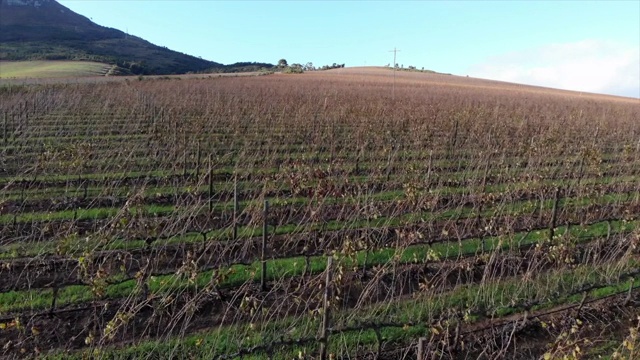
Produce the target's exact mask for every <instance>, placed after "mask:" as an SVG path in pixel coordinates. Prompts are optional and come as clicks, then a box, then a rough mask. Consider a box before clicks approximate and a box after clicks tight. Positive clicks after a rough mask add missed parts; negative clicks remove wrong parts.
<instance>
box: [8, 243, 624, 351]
mask: <svg viewBox="0 0 640 360" xmlns="http://www.w3.org/2000/svg"><path fill="white" fill-rule="evenodd" d="M613 243H614V241H613V240H612V239H610V241H609V242H606V243H605V242H593V243H590V244H587V245H584V246H581V247H580V248H579V249H578V253H579V254H582V255H581V258H580V259H579V261H580V262H582V261H591V260H593V259H596V258H598V259H609V260H613V259H615V258H618V257H620V256H622V254H624V253H626V250H627V248H628V246H627V247H625V246H624V245H622V244H624V242H623V241H622V240H618V241H615V243H616V245H617V246H615V245H614V244H613ZM486 259H487V257H485V256H474V257H470V258H466V259H454V260H448V261H444V262H439V263H429V264H416V265H396V266H388V267H386V268H384V269H382V270H380V269H376V270H372V269H369V270H366V271H365V272H362V270H361V269H357V270H355V271H351V270H349V269H345V270H346V271H345V276H344V277H343V278H342V279H341V280H339V281H338V283H336V284H335V285H334V286H336V288H335V289H334V291H337V293H339V294H340V295H341V296H342V300H341V303H340V305H339V307H340V308H342V309H349V308H354V307H361V306H367V305H371V304H375V303H378V302H385V301H389V300H390V299H396V298H403V297H407V296H409V295H411V294H414V293H417V292H424V291H428V292H433V293H434V294H435V293H442V292H445V291H448V290H450V289H453V288H454V287H456V286H458V285H461V284H470V283H478V282H480V281H485V280H487V279H488V278H486V277H487V276H489V278H493V279H505V278H510V277H513V276H517V275H520V274H522V273H524V272H535V273H540V272H541V271H546V269H550V268H553V267H557V266H560V267H563V266H564V264H560V265H557V264H555V263H554V261H553V260H550V259H549V257H548V256H547V254H546V253H545V251H544V250H540V249H538V250H535V249H529V248H527V249H522V250H521V251H520V252H519V253H512V254H509V253H507V254H501V255H496V256H493V257H490V258H489V260H488V262H487V260H486ZM580 262H578V263H580ZM630 276H631V275H630ZM322 278H323V276H322V274H320V275H311V276H305V277H295V278H289V279H281V280H279V281H278V282H274V283H270V284H269V290H267V291H266V292H265V291H261V290H260V288H259V285H257V284H245V285H243V286H241V287H239V288H234V289H217V288H215V286H210V287H208V288H206V289H200V290H199V291H198V290H196V291H190V290H185V291H183V292H176V293H173V294H171V295H166V296H163V295H160V294H146V296H145V295H144V290H141V293H140V294H139V295H137V296H134V297H129V298H127V299H118V300H113V301H106V302H104V301H98V302H94V303H92V304H91V305H89V306H87V305H83V307H80V308H73V307H70V308H68V309H66V310H64V309H61V310H57V311H55V312H51V313H49V312H42V313H35V314H18V315H16V317H5V318H3V319H2V321H4V322H10V321H12V320H15V318H18V319H20V323H21V324H22V330H21V329H19V328H17V327H13V328H9V329H7V330H5V331H4V333H3V335H5V337H6V339H7V346H5V347H4V354H3V355H4V356H7V355H11V354H14V355H15V354H18V353H19V352H20V351H21V349H28V351H29V352H31V351H34V349H38V351H48V350H52V349H66V350H70V349H79V348H83V347H87V345H107V344H113V343H119V344H124V343H129V342H130V339H131V338H132V337H131V334H136V336H135V338H137V339H139V338H144V339H149V338H157V337H164V336H170V335H178V334H183V335H184V334H185V333H191V332H195V331H200V330H203V329H207V328H212V327H215V326H220V325H227V324H238V323H244V322H254V321H260V320H259V319H258V318H256V317H255V316H254V315H253V313H252V311H251V309H250V308H246V306H247V299H249V300H250V301H249V302H250V303H251V304H254V305H249V307H251V306H258V307H259V308H261V309H268V311H267V312H268V314H269V315H270V316H274V314H277V316H278V317H282V316H292V315H302V314H305V313H308V312H309V311H313V310H316V309H318V308H319V306H320V303H321V299H322V297H321V294H322V290H321V287H322V286H321V284H322V281H323V280H322ZM422 284H428V285H427V286H426V287H425V286H424V285H422ZM532 305H535V302H531V303H529V304H526V306H532ZM118 314H121V315H122V314H128V315H127V316H129V319H128V320H127V321H126V322H124V323H122V324H121V327H120V328H118V330H117V334H114V337H113V338H111V339H106V338H102V339H101V338H100V335H101V334H104V329H105V327H106V326H107V323H108V322H109V321H111V320H113V319H114V318H115V317H116V316H117V315H118ZM33 329H36V331H35V332H34V331H33ZM36 332H37V334H36ZM90 334H93V336H94V337H96V339H97V341H96V343H95V344H86V343H85V339H86V338H87V337H88V336H89V335H90Z"/></svg>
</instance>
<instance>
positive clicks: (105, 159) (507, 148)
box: [0, 68, 640, 359]
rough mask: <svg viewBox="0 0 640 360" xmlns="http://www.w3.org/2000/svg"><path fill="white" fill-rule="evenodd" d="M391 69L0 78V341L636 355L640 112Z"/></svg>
mask: <svg viewBox="0 0 640 360" xmlns="http://www.w3.org/2000/svg"><path fill="white" fill-rule="evenodd" d="M395 76H396V78H395V90H393V87H394V85H393V83H394V80H393V78H394V77H393V72H392V71H391V70H390V69H384V68H347V69H336V70H330V71H318V72H307V73H304V74H300V75H292V74H271V75H267V76H237V77H236V76H225V77H215V76H214V77H210V76H209V75H191V76H180V77H159V78H143V79H142V80H139V79H138V78H120V79H116V78H109V80H103V79H100V80H96V81H92V80H91V79H84V80H82V81H78V82H74V81H69V80H61V81H57V82H54V81H43V82H33V83H29V84H16V83H15V82H13V83H2V84H0V104H2V105H1V106H2V108H1V109H0V116H2V119H1V120H0V121H2V122H0V125H1V126H2V128H1V130H0V136H1V138H0V339H1V340H2V341H0V343H3V344H5V345H3V347H2V348H0V355H1V356H3V357H7V358H21V357H26V356H29V357H36V356H37V357H40V358H87V357H93V358H113V359H120V358H123V359H124V358H139V357H145V358H183V359H191V358H215V359H230V358H243V357H245V358H268V357H271V358H289V359H291V358H334V359H335V358H345V359H346V358H379V359H398V358H407V359H415V358H416V357H418V356H420V357H422V358H429V359H464V358H473V359H476V358H486V359H498V358H504V359H531V358H541V357H542V358H545V359H547V358H549V359H564V358H569V359H582V358H583V359H589V358H597V357H598V356H603V357H607V356H608V357H613V358H615V357H616V356H619V357H621V358H629V359H630V358H634V357H637V356H638V353H637V348H638V346H640V343H638V338H637V332H638V329H639V328H638V327H639V326H640V325H639V324H638V319H637V315H638V304H639V303H638V301H640V295H639V293H638V291H637V288H638V286H640V280H638V274H639V273H640V272H639V264H640V255H639V252H638V245H639V244H640V219H639V218H638V214H639V213H640V181H639V180H640V174H639V169H640V106H638V105H639V100H638V99H629V98H620V97H613V96H605V95H597V94H586V93H584V94H582V93H576V92H570V91H561V90H554V89H545V88H540V87H530V86H524V85H516V84H509V83H502V82H496V81H488V80H480V79H473V78H467V77H458V76H452V75H442V74H431V73H420V72H405V71H399V72H397V73H396V74H395Z"/></svg>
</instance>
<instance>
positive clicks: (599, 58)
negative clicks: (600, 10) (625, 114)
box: [469, 40, 640, 98]
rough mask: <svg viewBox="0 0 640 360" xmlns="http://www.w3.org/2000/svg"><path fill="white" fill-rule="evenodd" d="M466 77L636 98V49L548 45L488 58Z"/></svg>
mask: <svg viewBox="0 0 640 360" xmlns="http://www.w3.org/2000/svg"><path fill="white" fill-rule="evenodd" d="M469 74H470V75H472V76H475V77H480V78H486V79H493V80H502V81H509V82H515V83H521V84H530V85H539V86H547V87H552V88H559V89H566V90H576V91H585V92H594V93H603V94H612V95H621V96H630V97H637V98H640V48H639V47H637V46H635V47H634V46H629V45H623V44H619V43H615V42H611V41H602V40H584V41H579V42H574V43H564V44H550V45H546V46H542V47H539V48H534V49H528V50H525V51H519V52H513V53H508V54H503V55H498V56H495V57H492V58H489V59H487V61H485V62H483V63H480V64H476V65H474V66H472V67H471V68H470V69H469Z"/></svg>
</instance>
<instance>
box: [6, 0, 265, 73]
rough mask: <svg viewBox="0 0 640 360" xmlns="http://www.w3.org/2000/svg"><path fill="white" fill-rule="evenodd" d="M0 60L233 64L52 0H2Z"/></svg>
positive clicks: (156, 66) (162, 67)
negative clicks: (149, 37)
mask: <svg viewBox="0 0 640 360" xmlns="http://www.w3.org/2000/svg"><path fill="white" fill-rule="evenodd" d="M0 60H92V61H100V62H106V63H109V64H115V65H118V66H119V67H121V68H123V69H124V70H125V71H127V72H131V73H134V74H145V75H149V74H158V75H165V74H184V73H187V72H203V71H233V70H234V69H235V67H234V66H233V65H230V66H225V65H223V64H220V63H217V62H213V61H208V60H204V59H201V58H197V57H194V56H191V55H187V54H183V53H180V52H177V51H173V50H170V49H167V48H166V47H161V46H157V45H154V44H152V43H150V42H148V41H146V40H144V39H141V38H139V37H136V36H132V35H128V34H126V33H124V32H122V31H120V30H117V29H113V28H108V27H104V26H100V25H98V24H95V23H94V22H92V21H91V20H89V19H88V18H86V17H84V16H82V15H79V14H77V13H75V12H73V11H71V10H69V9H68V8H66V7H65V6H63V5H61V4H59V3H58V2H57V1H55V0H1V3H0ZM243 64H247V63H243ZM251 64H254V67H258V68H259V67H263V66H264V67H270V66H271V65H270V64H261V63H251Z"/></svg>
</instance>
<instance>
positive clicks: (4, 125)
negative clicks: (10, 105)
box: [2, 110, 7, 146]
mask: <svg viewBox="0 0 640 360" xmlns="http://www.w3.org/2000/svg"><path fill="white" fill-rule="evenodd" d="M2 134H3V135H2V139H3V141H4V146H7V111H6V110H5V112H4V119H3V126H2Z"/></svg>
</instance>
